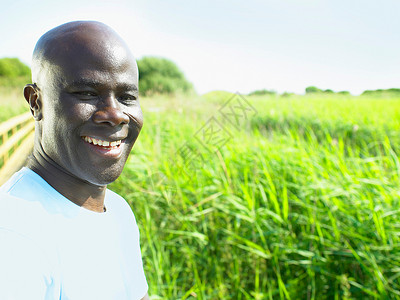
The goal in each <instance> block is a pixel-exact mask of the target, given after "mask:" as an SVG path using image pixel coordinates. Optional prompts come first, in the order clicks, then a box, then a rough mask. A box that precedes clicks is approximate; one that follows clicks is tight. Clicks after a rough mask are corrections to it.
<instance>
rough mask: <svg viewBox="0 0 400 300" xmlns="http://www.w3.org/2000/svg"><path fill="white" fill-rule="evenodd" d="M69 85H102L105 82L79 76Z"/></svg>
mask: <svg viewBox="0 0 400 300" xmlns="http://www.w3.org/2000/svg"><path fill="white" fill-rule="evenodd" d="M68 85H69V86H74V87H83V86H92V87H98V86H102V85H104V84H103V83H101V82H99V81H96V80H92V79H86V78H79V79H77V80H74V81H72V82H71V83H69V84H68Z"/></svg>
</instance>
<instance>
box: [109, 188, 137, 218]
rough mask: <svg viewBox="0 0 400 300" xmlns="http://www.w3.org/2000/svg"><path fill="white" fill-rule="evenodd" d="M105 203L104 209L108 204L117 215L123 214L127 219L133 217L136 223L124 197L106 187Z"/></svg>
mask: <svg viewBox="0 0 400 300" xmlns="http://www.w3.org/2000/svg"><path fill="white" fill-rule="evenodd" d="M105 203H106V209H108V206H110V207H111V209H113V210H115V211H116V212H117V213H118V214H119V215H121V216H124V217H126V218H127V219H133V220H134V222H135V223H136V218H135V215H134V212H133V211H132V208H131V206H130V205H129V203H128V202H127V201H126V200H125V198H123V197H122V196H120V195H119V194H117V193H116V192H114V191H112V190H110V189H107V192H106V202H105Z"/></svg>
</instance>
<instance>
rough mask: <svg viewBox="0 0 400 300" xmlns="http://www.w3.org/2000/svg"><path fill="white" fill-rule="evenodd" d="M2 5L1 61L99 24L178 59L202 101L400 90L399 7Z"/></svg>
mask: <svg viewBox="0 0 400 300" xmlns="http://www.w3.org/2000/svg"><path fill="white" fill-rule="evenodd" d="M0 1H1V2H2V3H1V8H2V10H1V12H0V36H1V39H0V58H1V57H18V58H19V59H20V60H22V61H23V62H24V63H26V64H28V65H30V59H31V55H32V51H33V48H34V46H35V44H36V41H37V40H38V39H39V37H40V36H41V35H42V34H44V33H45V32H46V31H48V30H50V29H52V28H53V27H55V26H58V25H60V24H63V23H66V22H69V21H74V20H97V21H101V22H104V23H106V24H107V25H109V26H111V27H112V28H113V29H114V30H116V31H117V32H118V33H119V34H120V35H121V36H122V37H123V38H124V39H125V41H126V42H127V43H128V45H129V46H130V48H131V50H132V52H133V53H134V55H135V56H136V58H141V57H143V56H159V57H165V58H168V59H170V60H172V61H173V62H175V63H176V64H177V65H178V67H179V68H180V69H181V70H182V71H183V73H184V74H185V76H186V77H187V78H188V80H189V81H190V82H192V83H193V85H194V87H195V89H196V91H197V92H198V93H200V94H203V93H207V92H209V91H213V90H226V91H230V92H239V93H242V94H247V93H249V92H251V91H254V90H259V89H268V90H275V91H277V92H279V93H282V92H285V91H286V92H294V93H299V94H301V93H304V90H305V88H306V87H307V86H317V87H319V88H322V89H332V90H334V91H342V90H347V91H350V92H351V93H352V94H355V95H357V94H360V93H361V92H363V91H364V90H368V89H378V88H382V89H386V88H400V17H399V15H400V1H399V0H381V1H376V0H330V1H329V0H264V1H261V0H247V1H243V0H242V1H236V0H230V1H228V0H214V1H211V0H202V1H193V0H169V1H161V0H158V1H156V0H147V1H145V0H137V1H136V0H130V1H128V0H114V1H104V0H96V1H94V0H68V1H59V2H58V1H49V0H44V1H40V0H36V1H32V0H13V1H8V0H7V1H6V0H0Z"/></svg>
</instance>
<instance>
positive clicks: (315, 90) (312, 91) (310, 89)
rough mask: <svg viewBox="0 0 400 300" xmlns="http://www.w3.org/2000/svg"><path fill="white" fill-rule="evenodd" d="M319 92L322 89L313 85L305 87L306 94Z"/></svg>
mask: <svg viewBox="0 0 400 300" xmlns="http://www.w3.org/2000/svg"><path fill="white" fill-rule="evenodd" d="M321 92H322V90H321V89H319V88H317V87H315V86H309V87H306V94H312V93H321Z"/></svg>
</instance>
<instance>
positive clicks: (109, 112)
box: [93, 96, 129, 126]
mask: <svg viewBox="0 0 400 300" xmlns="http://www.w3.org/2000/svg"><path fill="white" fill-rule="evenodd" d="M93 121H94V122H95V123H97V124H101V123H104V124H106V123H108V124H109V125H111V126H118V125H121V124H128V123H129V117H128V116H127V115H126V114H124V113H123V111H122V109H121V105H120V103H119V102H118V100H117V99H116V98H115V97H114V96H109V97H107V98H106V99H104V100H103V101H102V104H101V106H100V107H99V108H98V109H97V111H96V112H95V113H94V115H93Z"/></svg>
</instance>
